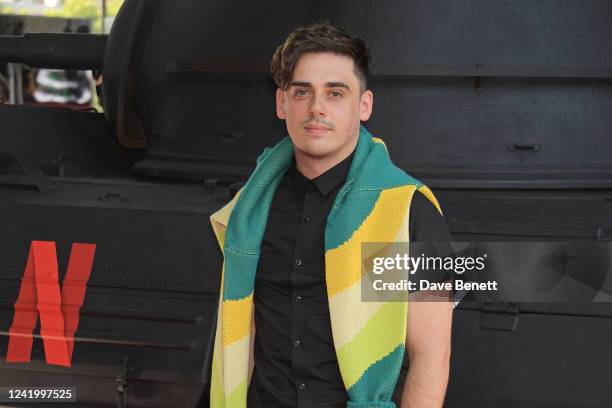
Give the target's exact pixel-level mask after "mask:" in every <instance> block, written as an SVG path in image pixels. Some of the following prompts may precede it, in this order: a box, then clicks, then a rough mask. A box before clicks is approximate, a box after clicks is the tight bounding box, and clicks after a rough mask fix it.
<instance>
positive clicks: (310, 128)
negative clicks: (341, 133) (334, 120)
mask: <svg viewBox="0 0 612 408" xmlns="http://www.w3.org/2000/svg"><path fill="white" fill-rule="evenodd" d="M304 129H306V131H307V132H308V133H314V134H320V133H325V132H329V131H330V130H331V128H328V127H327V126H321V125H306V126H304Z"/></svg>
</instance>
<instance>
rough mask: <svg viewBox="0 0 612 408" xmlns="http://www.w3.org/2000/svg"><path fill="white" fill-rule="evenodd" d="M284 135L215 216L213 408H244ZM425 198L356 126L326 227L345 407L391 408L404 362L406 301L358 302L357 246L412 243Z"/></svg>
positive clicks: (287, 160)
mask: <svg viewBox="0 0 612 408" xmlns="http://www.w3.org/2000/svg"><path fill="white" fill-rule="evenodd" d="M292 157H293V144H292V142H291V139H290V138H289V137H285V138H284V139H283V140H281V141H280V142H279V143H278V144H277V145H276V146H274V147H273V148H266V149H265V150H264V152H263V153H262V154H261V156H259V158H258V159H257V166H256V168H255V170H254V172H253V173H252V175H251V177H250V178H249V180H248V182H247V183H246V184H245V186H244V187H243V188H242V190H240V192H239V193H238V194H237V195H236V196H235V197H234V199H233V200H232V201H230V202H229V203H228V204H227V205H225V206H224V207H223V208H222V209H220V210H219V211H217V212H216V213H215V214H213V215H212V216H211V222H212V225H213V229H214V231H215V234H216V236H217V239H218V241H219V245H220V246H221V249H222V251H223V255H224V262H223V270H222V278H221V290H220V297H219V308H218V315H217V327H216V336H215V344H214V353H213V362H212V365H213V367H212V384H211V399H210V403H211V407H213V408H245V407H246V400H247V389H248V370H249V346H250V337H251V333H250V329H251V314H252V313H253V288H254V284H255V273H256V270H257V263H258V261H259V254H260V246H261V241H262V238H263V234H264V231H265V228H266V223H267V220H268V212H269V209H270V203H271V202H272V198H273V197H274V193H275V192H276V188H277V187H278V185H279V183H280V181H281V178H282V177H283V174H284V173H285V171H286V170H287V169H288V168H289V166H290V165H291V161H292ZM417 189H418V190H420V191H421V192H422V193H423V194H424V195H425V196H426V197H428V198H429V199H430V200H431V201H432V202H433V203H434V204H435V206H436V207H437V208H438V210H439V209H440V208H439V205H438V203H437V201H436V199H435V197H434V196H433V194H432V193H431V191H430V190H429V189H428V188H427V187H426V186H424V185H423V184H422V183H421V182H419V181H418V180H416V179H414V178H412V177H410V176H409V175H407V174H406V173H405V172H404V171H402V170H401V169H399V168H398V167H396V166H395V165H394V164H393V163H392V162H391V160H390V158H389V155H388V153H387V149H386V147H385V145H384V143H383V142H382V140H380V139H377V138H374V137H372V135H370V133H369V132H368V131H367V130H366V129H365V128H364V127H363V126H362V127H361V128H360V132H359V139H358V142H357V147H356V150H355V154H354V156H353V161H352V163H351V167H350V169H349V172H348V175H347V179H346V182H345V183H344V185H343V186H342V187H341V189H340V190H339V192H338V194H337V196H336V199H335V201H334V204H333V206H332V209H331V211H330V213H329V216H328V218H327V224H326V227H325V281H326V284H327V294H328V300H329V313H330V317H331V326H332V335H333V340H334V347H335V350H336V355H337V357H338V365H339V368H340V373H341V375H342V380H343V382H344V386H345V388H346V390H347V393H348V396H349V399H350V401H349V402H348V403H347V407H349V408H392V407H395V404H394V403H393V402H392V401H391V396H392V394H393V390H394V388H395V385H396V382H397V379H398V375H399V371H400V367H401V365H402V361H403V356H404V348H405V337H406V316H407V308H408V302H407V301H394V302H363V301H361V279H362V274H361V263H362V261H361V243H362V242H383V243H386V242H388V243H395V242H408V237H409V235H408V220H409V209H410V201H411V199H412V196H413V194H414V192H415V191H416V190H417Z"/></svg>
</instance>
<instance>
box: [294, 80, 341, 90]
mask: <svg viewBox="0 0 612 408" xmlns="http://www.w3.org/2000/svg"><path fill="white" fill-rule="evenodd" d="M291 86H303V87H304V88H312V84H311V83H310V82H305V81H291V82H289V84H288V85H287V89H289V87H291ZM325 87H326V88H346V89H348V90H350V89H351V88H350V87H349V86H348V85H347V84H345V83H344V82H327V83H326V84H325Z"/></svg>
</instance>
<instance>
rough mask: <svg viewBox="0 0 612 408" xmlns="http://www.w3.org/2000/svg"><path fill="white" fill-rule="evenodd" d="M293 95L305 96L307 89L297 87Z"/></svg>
mask: <svg viewBox="0 0 612 408" xmlns="http://www.w3.org/2000/svg"><path fill="white" fill-rule="evenodd" d="M293 94H294V95H295V96H306V95H308V91H307V90H306V89H298V90H296V91H295V92H294V93H293Z"/></svg>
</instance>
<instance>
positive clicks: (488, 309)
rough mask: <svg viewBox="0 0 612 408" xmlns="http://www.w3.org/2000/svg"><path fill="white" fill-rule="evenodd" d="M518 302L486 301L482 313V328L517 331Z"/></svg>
mask: <svg viewBox="0 0 612 408" xmlns="http://www.w3.org/2000/svg"><path fill="white" fill-rule="evenodd" d="M518 319H519V307H518V303H515V302H511V303H497V302H496V303H485V304H484V305H483V306H482V310H481V313H480V328H481V329H485V330H502V331H515V330H516V327H517V326H518Z"/></svg>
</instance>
